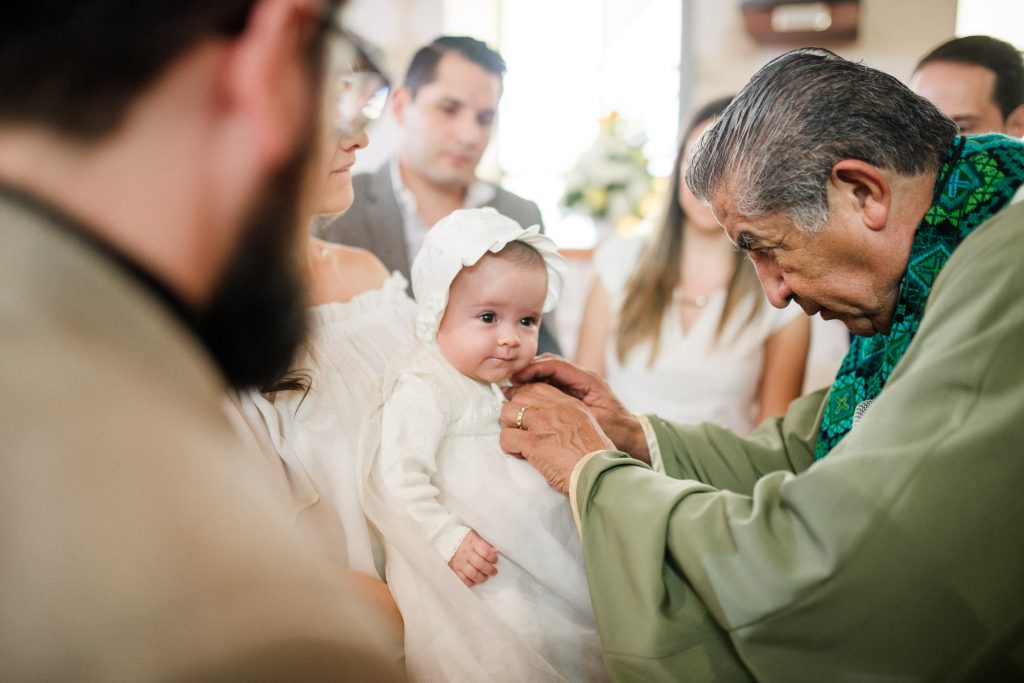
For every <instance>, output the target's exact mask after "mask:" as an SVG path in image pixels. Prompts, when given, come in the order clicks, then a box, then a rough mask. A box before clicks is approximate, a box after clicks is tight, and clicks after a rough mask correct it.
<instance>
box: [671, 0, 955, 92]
mask: <svg viewBox="0 0 1024 683" xmlns="http://www.w3.org/2000/svg"><path fill="white" fill-rule="evenodd" d="M689 1H690V2H691V3H692V4H691V11H690V17H691V21H692V30H691V31H690V35H691V37H692V40H693V43H692V45H693V47H692V49H693V52H692V55H693V57H694V58H695V74H694V76H695V79H694V88H693V98H692V100H691V102H692V103H693V104H694V105H695V106H699V105H700V104H701V103H703V102H706V101H708V100H710V99H713V98H715V97H718V96H720V95H726V94H731V93H735V92H736V91H737V90H739V89H740V88H741V87H743V85H744V84H745V83H746V82H747V80H748V79H749V78H750V77H751V76H752V75H753V74H754V72H755V71H757V69H758V68H759V67H760V66H761V65H763V64H764V63H765V62H767V61H768V60H770V59H771V58H773V57H776V56H778V55H780V54H782V53H783V52H785V51H786V50H789V49H791V48H795V47H802V45H791V46H765V45H759V44H758V43H756V42H754V40H753V38H751V37H750V36H749V35H748V34H747V32H746V29H745V28H744V25H743V17H742V15H741V14H740V12H739V4H740V3H739V0H689ZM956 6H957V2H956V0H861V3H860V24H859V27H858V29H859V30H858V38H857V40H855V41H852V42H850V41H846V42H843V43H834V44H830V43H824V44H822V45H821V47H827V48H829V49H830V50H832V51H833V52H836V53H837V54H840V55H842V56H843V57H846V58H847V59H862V60H864V63H865V64H867V65H868V66H872V67H874V68H876V69H881V70H882V71H885V72H888V73H890V74H892V75H893V76H895V77H896V78H899V79H900V80H901V81H903V82H906V81H908V80H909V78H910V74H911V71H912V70H913V68H914V65H915V64H916V63H917V60H918V59H919V58H920V57H922V56H923V55H924V54H925V53H926V52H928V51H929V50H930V49H931V48H933V47H935V46H936V45H938V44H939V43H941V42H942V41H944V40H947V39H949V38H951V37H952V36H953V33H954V29H955V25H956Z"/></svg>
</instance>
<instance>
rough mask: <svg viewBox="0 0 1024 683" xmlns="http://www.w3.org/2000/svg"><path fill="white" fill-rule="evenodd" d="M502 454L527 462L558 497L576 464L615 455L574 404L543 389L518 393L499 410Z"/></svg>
mask: <svg viewBox="0 0 1024 683" xmlns="http://www.w3.org/2000/svg"><path fill="white" fill-rule="evenodd" d="M501 448H502V450H503V451H505V452H506V453H509V454H511V455H515V456H518V457H520V458H526V460H528V461H529V462H530V464H531V465H533V466H534V467H536V468H537V470H538V471H539V472H540V473H541V474H543V475H544V477H545V478H546V479H547V480H548V482H550V483H551V485H552V486H554V487H555V488H556V489H558V490H559V491H561V492H562V493H568V492H569V478H570V477H571V475H572V470H573V468H574V467H575V466H576V463H577V462H579V461H580V459H581V458H582V457H583V456H584V455H586V454H587V453H591V452H593V451H601V450H615V444H614V443H612V440H611V439H609V438H608V437H607V436H606V435H605V433H604V432H603V431H602V430H601V427H600V425H598V423H597V420H596V419H594V416H593V415H592V414H591V412H590V411H589V410H588V409H587V407H586V406H585V405H583V403H582V402H580V401H579V400H578V399H576V398H573V397H572V396H569V395H568V394H565V393H563V392H561V391H560V390H558V389H556V388H555V387H553V386H550V385H548V384H543V383H537V384H528V385H525V386H523V387H520V388H519V389H517V391H516V392H515V395H514V396H513V397H512V399H511V400H510V401H509V402H508V403H506V404H505V405H504V406H503V407H502V409H501Z"/></svg>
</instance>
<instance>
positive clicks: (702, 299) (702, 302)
mask: <svg viewBox="0 0 1024 683" xmlns="http://www.w3.org/2000/svg"><path fill="white" fill-rule="evenodd" d="M672 300H673V301H675V302H676V303H678V304H682V305H683V306H696V307H697V308H704V307H705V306H707V305H708V297H706V296H704V295H703V294H699V295H697V296H695V297H693V298H692V299H691V298H690V297H688V296H683V292H682V290H679V289H677V290H675V291H674V292H672Z"/></svg>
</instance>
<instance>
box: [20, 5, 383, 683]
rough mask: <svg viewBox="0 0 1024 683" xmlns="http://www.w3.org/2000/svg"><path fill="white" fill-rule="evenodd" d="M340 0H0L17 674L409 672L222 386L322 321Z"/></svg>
mask: <svg viewBox="0 0 1024 683" xmlns="http://www.w3.org/2000/svg"><path fill="white" fill-rule="evenodd" d="M336 4H337V3H323V2H314V1H313V0H222V1H220V2H208V1H207V0H173V1H172V0H162V1H161V0H150V1H149V2H144V3H140V2H136V1H135V0H90V1H83V2H76V3H70V4H69V3H63V2H55V1H54V0H44V1H42V2H35V3H28V4H25V3H16V4H14V5H11V6H9V7H6V6H5V8H4V9H3V10H0V90H2V91H3V92H4V93H5V94H4V97H3V98H0V281H2V286H0V349H2V353H0V389H2V391H0V433H2V434H3V440H4V444H3V453H4V476H3V478H2V483H0V557H2V558H3V561H2V562H0V679H2V680H102V681H107V680H110V681H113V680H137V681H144V680H145V681H148V680H160V681H164V680H236V679H237V680H257V679H265V680H356V679H358V680H391V679H393V678H397V677H400V674H397V673H396V672H394V670H393V669H391V668H390V665H388V664H387V663H386V661H385V659H384V658H383V657H382V656H381V655H380V654H378V653H379V652H380V647H381V640H380V636H379V632H380V631H379V627H378V626H377V618H378V617H377V615H376V614H374V613H371V610H370V608H369V607H368V606H365V605H363V604H361V603H358V602H357V601H356V599H355V598H354V597H353V595H352V593H351V592H350V590H349V589H348V586H347V585H346V584H345V583H344V582H343V580H342V579H341V577H340V576H339V575H338V572H337V570H336V569H335V568H334V566H333V565H330V564H329V563H328V562H327V561H326V559H325V558H321V557H320V556H319V555H317V554H315V552H314V550H313V549H312V548H313V545H312V544H311V543H309V542H308V541H307V540H306V539H305V538H304V537H302V536H301V535H300V534H299V532H297V531H296V530H295V529H294V528H293V524H292V523H293V519H292V518H291V517H290V512H289V511H290V508H289V507H288V505H287V501H286V500H285V499H284V497H283V496H281V495H280V494H279V491H278V489H277V488H276V484H277V482H276V481H275V480H274V479H273V478H272V473H271V472H270V471H269V470H267V469H261V466H263V467H265V464H264V463H263V462H262V461H261V459H260V456H259V455H258V454H256V453H253V452H251V451H250V450H249V449H247V448H246V446H245V443H244V442H243V440H242V438H241V435H240V434H239V433H238V432H236V431H235V429H234V427H233V425H232V423H231V421H230V420H229V417H228V414H227V413H226V412H225V410H224V401H225V396H226V394H227V392H228V390H229V389H230V388H239V389H240V388H246V387H252V386H258V385H260V384H262V383H265V382H268V381H271V380H273V379H276V378H277V377H279V376H280V374H281V373H282V372H283V371H284V369H285V368H287V367H288V364H289V362H290V360H291V358H292V356H293V354H294V352H295V349H296V347H297V345H298V344H299V342H300V341H301V339H302V336H303V333H304V325H303V320H304V310H305V297H304V295H303V294H304V283H303V281H302V279H303V278H302V276H301V271H300V270H299V264H300V263H301V261H300V255H301V254H302V253H303V247H304V245H305V242H306V239H307V238H306V236H305V234H304V229H303V227H302V226H301V224H300V223H299V221H298V220H297V218H298V217H299V216H300V215H303V214H305V211H304V210H303V206H302V199H303V196H304V194H305V187H304V185H305V182H304V179H305V177H306V175H307V174H306V172H305V171H306V166H307V164H308V162H309V161H310V152H311V149H312V147H313V146H312V144H311V143H312V142H313V140H314V137H313V136H314V135H315V134H316V131H317V128H318V121H317V119H318V118H319V111H320V109H321V108H320V105H319V99H320V92H321V86H322V74H323V69H322V62H323V53H324V47H325V43H326V41H328V40H330V41H332V49H333V48H334V47H337V48H338V49H339V50H343V49H344V48H345V44H346V41H344V40H343V39H342V38H341V37H340V36H341V33H340V31H339V30H338V29H337V28H336V27H335V26H333V24H332V22H333V15H334V9H335V7H334V6H335V5H336Z"/></svg>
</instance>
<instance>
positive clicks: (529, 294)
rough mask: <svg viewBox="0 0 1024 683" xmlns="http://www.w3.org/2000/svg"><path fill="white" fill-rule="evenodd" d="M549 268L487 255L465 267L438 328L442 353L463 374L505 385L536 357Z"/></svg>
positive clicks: (450, 293) (452, 288)
mask: <svg viewBox="0 0 1024 683" xmlns="http://www.w3.org/2000/svg"><path fill="white" fill-rule="evenodd" d="M547 287H548V278H547V270H546V269H545V268H544V265H543V264H542V263H534V264H524V263H519V262H516V261H513V260H511V259H508V258H505V257H499V256H494V255H492V254H488V255H486V256H484V257H483V258H481V259H480V260H479V261H478V262H477V263H476V264H475V265H474V266H472V267H470V268H463V269H462V271H460V272H459V274H458V276H456V278H455V281H454V282H452V286H451V289H450V290H449V291H448V307H447V308H446V309H445V313H444V317H443V318H442V319H441V325H440V327H439V328H438V330H437V343H438V346H440V347H441V354H442V355H443V356H444V357H445V358H446V359H447V360H448V362H449V363H451V364H452V365H453V366H454V367H455V369H456V370H458V371H459V372H461V373H462V374H463V375H465V376H467V377H470V378H472V379H475V380H477V381H480V382H502V381H504V380H507V379H508V378H509V377H511V376H512V375H513V374H515V373H516V372H518V371H519V370H522V369H523V368H524V367H526V365H527V364H528V363H529V362H530V361H531V360H533V357H534V356H535V355H536V354H537V334H538V330H539V326H540V317H541V311H542V310H543V308H544V297H545V296H546V294H547Z"/></svg>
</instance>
